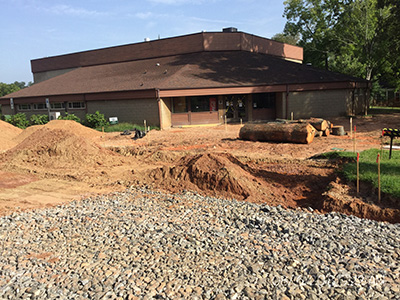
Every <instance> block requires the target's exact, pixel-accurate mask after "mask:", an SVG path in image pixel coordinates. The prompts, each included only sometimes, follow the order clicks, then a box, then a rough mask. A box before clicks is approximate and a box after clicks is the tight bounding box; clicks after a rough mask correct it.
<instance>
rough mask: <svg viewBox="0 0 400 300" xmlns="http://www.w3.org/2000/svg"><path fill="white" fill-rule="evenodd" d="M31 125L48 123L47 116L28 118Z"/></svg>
mask: <svg viewBox="0 0 400 300" xmlns="http://www.w3.org/2000/svg"><path fill="white" fill-rule="evenodd" d="M30 121H31V125H44V124H46V123H48V122H49V116H48V115H32V116H31V118H30Z"/></svg>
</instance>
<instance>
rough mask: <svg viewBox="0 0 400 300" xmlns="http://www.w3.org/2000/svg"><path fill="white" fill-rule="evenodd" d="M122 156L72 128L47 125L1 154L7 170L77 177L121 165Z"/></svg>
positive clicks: (0, 158)
mask: <svg viewBox="0 0 400 300" xmlns="http://www.w3.org/2000/svg"><path fill="white" fill-rule="evenodd" d="M77 124H78V123H77ZM78 125H79V124H78ZM121 159H122V157H121V156H120V155H118V154H117V153H115V152H112V151H109V150H106V149H103V148H101V147H99V146H98V145H97V144H95V143H94V142H92V141H89V140H87V139H84V138H83V137H80V136H77V135H75V134H74V133H72V132H70V131H67V130H63V129H50V128H48V127H47V126H41V127H39V128H38V129H36V130H33V133H31V134H30V135H29V136H28V137H27V138H25V139H24V140H23V141H22V142H21V143H19V144H18V145H17V146H15V147H14V148H12V149H10V150H8V151H6V152H5V153H3V154H1V156H0V161H1V162H4V163H5V166H6V167H7V168H8V169H19V170H25V171H28V172H33V173H39V174H54V175H57V176H60V177H68V176H72V177H74V178H79V177H80V176H79V175H80V174H82V173H85V172H90V171H91V170H92V169H93V168H96V167H99V166H115V165H118V164H121V162H122V161H121Z"/></svg>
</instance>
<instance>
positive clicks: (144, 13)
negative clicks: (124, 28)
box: [134, 12, 154, 20]
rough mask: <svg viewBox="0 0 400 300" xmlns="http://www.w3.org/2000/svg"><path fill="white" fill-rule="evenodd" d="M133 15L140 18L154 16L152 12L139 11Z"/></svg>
mask: <svg viewBox="0 0 400 300" xmlns="http://www.w3.org/2000/svg"><path fill="white" fill-rule="evenodd" d="M134 16H135V17H136V18H139V19H142V20H145V19H149V18H154V14H153V13H152V12H140V13H137V14H135V15H134Z"/></svg>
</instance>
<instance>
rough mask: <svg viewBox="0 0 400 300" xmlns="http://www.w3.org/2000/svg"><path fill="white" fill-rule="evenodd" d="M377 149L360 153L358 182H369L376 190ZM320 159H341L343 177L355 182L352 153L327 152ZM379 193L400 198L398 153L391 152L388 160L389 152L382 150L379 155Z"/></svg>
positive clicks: (355, 175) (399, 161) (355, 162)
mask: <svg viewBox="0 0 400 300" xmlns="http://www.w3.org/2000/svg"><path fill="white" fill-rule="evenodd" d="M378 153H380V150H379V149H369V150H366V151H363V152H361V153H360V181H364V182H369V183H371V184H372V185H373V186H374V187H375V188H378V164H377V163H376V158H377V155H378ZM320 157H324V158H328V159H329V158H332V159H335V158H336V159H337V158H343V159H344V160H345V161H346V163H345V164H344V165H343V169H342V172H343V174H344V176H345V177H346V178H347V179H348V180H351V181H356V180H357V154H356V153H353V152H329V153H324V154H322V155H321V156H320ZM381 191H382V192H383V193H386V194H390V195H393V196H395V197H397V198H400V152H398V151H393V152H392V159H390V160H389V150H383V151H382V154H381Z"/></svg>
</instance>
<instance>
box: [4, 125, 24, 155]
mask: <svg viewBox="0 0 400 300" xmlns="http://www.w3.org/2000/svg"><path fill="white" fill-rule="evenodd" d="M21 132H22V129H20V128H18V127H15V126H13V125H11V124H10V123H7V122H4V121H2V120H0V150H7V149H10V148H12V147H14V146H15V145H16V144H17V143H16V142H15V141H14V140H13V139H14V138H15V137H16V136H18V135H19V134H20V133H21Z"/></svg>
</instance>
